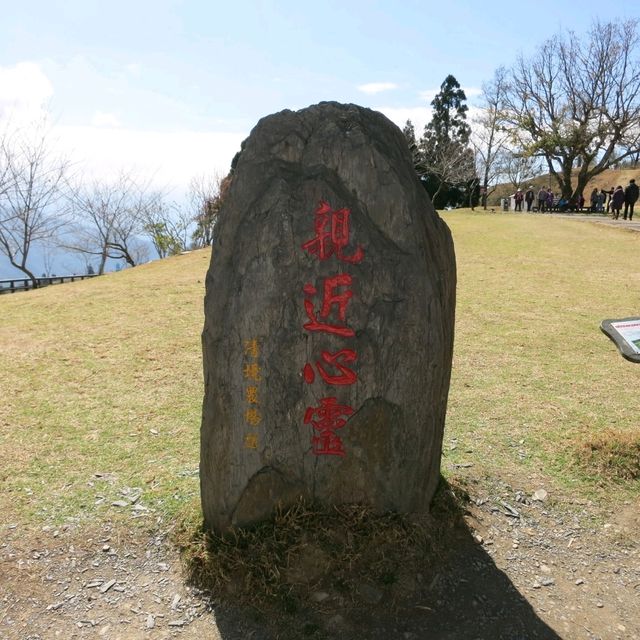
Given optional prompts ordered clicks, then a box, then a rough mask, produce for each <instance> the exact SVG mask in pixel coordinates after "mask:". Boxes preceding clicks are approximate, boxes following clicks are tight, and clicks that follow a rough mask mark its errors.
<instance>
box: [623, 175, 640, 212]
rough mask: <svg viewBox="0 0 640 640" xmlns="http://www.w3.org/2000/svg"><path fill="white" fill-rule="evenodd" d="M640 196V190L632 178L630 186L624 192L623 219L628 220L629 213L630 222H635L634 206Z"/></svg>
mask: <svg viewBox="0 0 640 640" xmlns="http://www.w3.org/2000/svg"><path fill="white" fill-rule="evenodd" d="M638 195H640V189H638V185H637V184H636V181H635V180H634V179H633V178H632V179H631V180H629V186H628V187H627V188H626V189H625V190H624V214H623V215H622V217H623V218H624V219H625V220H626V219H627V213H628V214H629V220H633V205H634V204H635V203H636V201H637V200H638Z"/></svg>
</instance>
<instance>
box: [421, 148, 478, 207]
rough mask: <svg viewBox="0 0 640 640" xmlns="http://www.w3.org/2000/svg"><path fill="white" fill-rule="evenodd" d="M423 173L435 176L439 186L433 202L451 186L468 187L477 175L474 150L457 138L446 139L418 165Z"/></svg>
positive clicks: (432, 198)
mask: <svg viewBox="0 0 640 640" xmlns="http://www.w3.org/2000/svg"><path fill="white" fill-rule="evenodd" d="M418 171H419V173H420V174H421V175H429V176H435V177H436V178H437V180H438V188H437V189H436V192H435V193H434V194H433V196H432V197H431V200H432V202H436V199H437V198H438V196H439V195H440V193H441V192H442V191H444V190H445V189H449V188H451V187H456V188H466V187H468V185H469V184H470V183H471V182H472V181H473V180H474V178H475V177H476V170H475V163H474V157H473V152H472V151H471V149H469V148H468V147H465V146H463V145H462V144H460V143H459V142H458V141H457V140H449V141H447V140H444V141H441V142H440V143H439V144H438V145H437V146H434V147H433V148H432V149H431V150H430V152H429V154H428V155H425V157H424V158H423V160H422V162H421V164H420V165H419V166H418Z"/></svg>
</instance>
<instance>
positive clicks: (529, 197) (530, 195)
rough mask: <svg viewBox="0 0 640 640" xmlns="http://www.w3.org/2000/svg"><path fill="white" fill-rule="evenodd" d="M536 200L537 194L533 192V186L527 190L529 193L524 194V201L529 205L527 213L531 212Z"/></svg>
mask: <svg viewBox="0 0 640 640" xmlns="http://www.w3.org/2000/svg"><path fill="white" fill-rule="evenodd" d="M535 199H536V194H535V193H534V192H533V185H532V186H530V187H529V188H528V189H527V193H525V194H524V201H525V202H526V203H527V211H531V205H533V201H534V200H535Z"/></svg>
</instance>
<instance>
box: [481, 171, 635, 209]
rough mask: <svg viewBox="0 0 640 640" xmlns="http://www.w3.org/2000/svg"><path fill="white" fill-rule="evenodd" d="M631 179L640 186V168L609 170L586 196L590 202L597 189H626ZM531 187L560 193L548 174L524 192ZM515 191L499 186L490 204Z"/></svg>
mask: <svg viewBox="0 0 640 640" xmlns="http://www.w3.org/2000/svg"><path fill="white" fill-rule="evenodd" d="M574 175H577V171H575V172H574ZM631 178H635V180H636V182H638V184H640V168H637V169H607V170H606V171H604V172H603V173H601V174H600V175H598V176H596V177H595V178H593V180H591V181H590V182H589V183H588V184H587V186H586V188H585V190H584V196H585V198H586V199H587V200H588V199H589V194H590V193H591V191H592V190H593V189H594V188H596V189H610V188H611V187H617V186H618V185H622V187H626V186H627V185H628V184H629V180H631ZM576 181H577V178H574V184H575V182H576ZM529 185H532V186H533V187H534V189H535V190H536V191H537V190H538V189H540V187H551V189H552V190H553V191H554V192H555V193H557V192H559V188H558V183H557V182H556V180H555V178H554V177H553V176H550V175H549V174H548V173H546V174H544V175H541V176H538V177H537V178H533V179H532V180H531V181H529V182H527V183H526V184H524V185H523V186H522V189H523V190H524V191H526V190H527V188H528V187H529ZM513 193H514V189H513V185H511V184H501V185H498V188H497V189H496V190H495V191H494V192H493V193H492V194H491V195H490V196H489V204H490V205H491V206H495V205H497V204H499V203H500V198H504V197H507V196H510V195H513Z"/></svg>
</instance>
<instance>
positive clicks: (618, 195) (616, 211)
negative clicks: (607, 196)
mask: <svg viewBox="0 0 640 640" xmlns="http://www.w3.org/2000/svg"><path fill="white" fill-rule="evenodd" d="M623 204H624V189H623V188H622V186H621V185H618V186H617V187H616V188H615V190H614V192H613V195H612V196H611V215H612V217H613V219H614V220H617V219H618V216H619V215H620V209H622V205H623Z"/></svg>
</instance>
